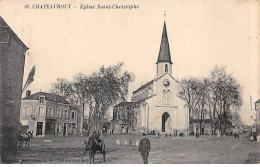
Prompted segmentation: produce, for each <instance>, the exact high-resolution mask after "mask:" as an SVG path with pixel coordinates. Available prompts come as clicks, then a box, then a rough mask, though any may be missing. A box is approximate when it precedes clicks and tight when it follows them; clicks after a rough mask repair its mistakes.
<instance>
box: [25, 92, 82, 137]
mask: <svg viewBox="0 0 260 167" xmlns="http://www.w3.org/2000/svg"><path fill="white" fill-rule="evenodd" d="M78 113H79V110H78V109H77V108H73V107H71V106H70V104H69V102H67V101H66V100H65V99H64V98H62V97H61V96H59V95H55V94H52V93H45V92H38V93H35V94H33V95H31V93H30V91H26V97H25V98H23V99H22V101H21V112H20V121H21V123H22V125H23V126H25V125H28V126H29V129H28V131H31V132H32V133H33V136H34V137H45V136H46V135H55V136H68V135H77V132H78V125H77V124H78Z"/></svg>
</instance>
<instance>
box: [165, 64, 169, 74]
mask: <svg viewBox="0 0 260 167" xmlns="http://www.w3.org/2000/svg"><path fill="white" fill-rule="evenodd" d="M165 72H168V64H165Z"/></svg>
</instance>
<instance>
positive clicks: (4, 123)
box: [0, 20, 27, 163]
mask: <svg viewBox="0 0 260 167" xmlns="http://www.w3.org/2000/svg"><path fill="white" fill-rule="evenodd" d="M0 21H1V20H0ZM0 31H1V36H2V35H3V34H6V35H7V36H8V35H11V38H10V39H11V40H10V41H8V42H9V43H7V44H0V64H1V65H0V67H1V68H0V78H1V79H0V80H1V87H0V94H1V99H0V100H1V101H0V104H1V106H0V107H1V108H0V133H1V138H0V140H1V144H0V145H1V162H2V163H11V162H13V161H16V156H15V155H16V153H17V142H18V139H17V135H18V128H19V126H20V123H19V116H20V113H19V112H20V104H21V91H22V83H23V74H24V61H25V52H26V50H27V48H26V47H25V46H24V45H22V44H21V42H20V41H19V40H18V39H17V38H16V37H15V36H14V35H13V34H12V33H11V34H10V32H3V28H2V27H0ZM1 42H2V41H1Z"/></svg>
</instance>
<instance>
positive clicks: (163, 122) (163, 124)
mask: <svg viewBox="0 0 260 167" xmlns="http://www.w3.org/2000/svg"><path fill="white" fill-rule="evenodd" d="M169 117H170V115H169V114H168V113H167V112H165V113H164V114H163V115H162V132H165V124H166V121H167V119H168V118H169Z"/></svg>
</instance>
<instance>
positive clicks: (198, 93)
mask: <svg viewBox="0 0 260 167" xmlns="http://www.w3.org/2000/svg"><path fill="white" fill-rule="evenodd" d="M180 85H181V91H180V92H179V97H180V98H181V99H183V100H184V101H185V102H186V105H187V106H188V108H189V118H190V125H193V122H192V121H193V119H197V120H198V121H199V123H200V130H201V123H202V122H203V120H205V115H207V114H209V117H210V121H211V126H212V128H215V129H216V128H218V129H219V130H221V132H222V133H225V132H226V129H227V128H228V126H227V124H230V122H231V118H232V111H234V110H236V111H237V110H238V109H239V108H240V106H241V105H242V98H241V87H240V85H239V84H238V83H237V82H236V80H235V78H234V77H233V76H232V75H231V74H228V73H227V72H226V69H225V67H223V66H221V67H218V66H216V67H215V68H214V70H213V71H212V73H211V77H210V78H204V79H197V78H190V79H183V80H182V81H181V84H180ZM196 126H197V127H196V129H197V128H198V124H196ZM190 128H191V127H190Z"/></svg>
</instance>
